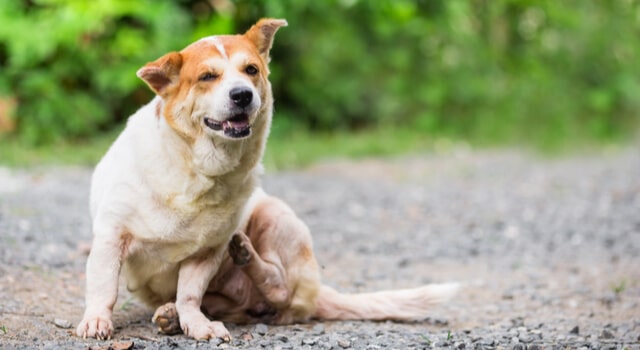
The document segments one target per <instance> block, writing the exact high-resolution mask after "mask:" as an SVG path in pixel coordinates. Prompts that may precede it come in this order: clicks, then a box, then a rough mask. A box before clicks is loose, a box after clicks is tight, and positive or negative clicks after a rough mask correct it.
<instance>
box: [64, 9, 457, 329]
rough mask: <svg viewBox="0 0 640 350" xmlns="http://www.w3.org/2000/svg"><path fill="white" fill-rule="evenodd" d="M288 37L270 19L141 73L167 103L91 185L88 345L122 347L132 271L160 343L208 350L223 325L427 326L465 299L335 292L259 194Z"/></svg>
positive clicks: (420, 291)
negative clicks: (433, 311) (275, 46)
mask: <svg viewBox="0 0 640 350" xmlns="http://www.w3.org/2000/svg"><path fill="white" fill-rule="evenodd" d="M286 25H287V23H286V21H284V20H278V19H263V20H260V21H259V22H258V23H256V24H255V25H254V26H252V27H251V28H250V29H249V30H248V31H247V32H246V33H245V34H243V35H236V36H214V37H209V38H204V39H202V40H200V41H197V42H195V43H194V44H192V45H190V46H188V47H187V48H185V49H184V50H182V51H180V52H179V53H177V52H174V53H169V54H167V55H165V56H163V57H161V58H160V59H158V60H156V61H154V62H151V63H149V64H147V65H146V66H144V67H143V68H141V69H140V70H139V71H138V76H139V77H140V78H142V79H143V80H144V81H145V82H146V83H147V84H148V85H149V87H150V88H151V89H152V90H153V91H154V92H155V93H156V94H157V97H156V98H155V99H154V100H153V101H151V102H150V103H149V104H148V105H146V106H144V107H143V108H142V109H140V110H139V111H138V112H137V113H136V114H134V115H133V116H132V117H131V118H130V120H129V122H128V124H127V127H126V128H125V130H124V131H123V133H122V134H121V135H120V136H119V138H118V139H117V140H116V141H115V143H114V144H113V145H112V147H111V148H110V149H109V151H108V152H107V154H106V155H105V157H104V158H103V159H102V160H101V161H100V163H99V164H98V165H97V167H96V170H95V172H94V175H93V179H92V188H91V200H90V204H91V212H92V217H93V231H94V240H93V244H92V249H91V252H90V255H89V258H88V261H87V274H86V275H87V290H86V310H85V313H84V317H83V319H82V321H81V322H80V324H79V325H78V327H77V329H76V333H77V335H78V336H83V337H96V338H99V339H105V338H109V337H111V335H112V333H113V325H112V322H111V315H112V310H113V306H114V304H115V301H116V297H117V289H118V275H119V272H120V270H122V271H123V273H124V275H125V276H126V278H127V288H128V289H129V290H130V291H131V292H133V293H134V294H135V295H137V296H138V297H139V298H141V299H142V300H143V301H145V302H146V303H147V304H149V305H151V306H153V307H156V308H157V309H156V311H155V314H154V316H153V319H152V321H153V322H154V323H155V324H156V325H157V326H158V328H159V330H160V331H161V332H164V333H167V334H175V333H184V334H186V335H188V336H190V337H193V338H196V339H209V338H215V337H217V338H222V339H223V340H227V341H228V340H230V334H229V332H228V331H227V329H226V328H225V327H224V325H223V323H222V322H233V323H255V322H264V323H270V324H288V323H293V322H306V321H309V320H311V319H319V320H347V319H362V320H363V319H369V320H387V319H389V320H412V319H420V318H424V317H426V315H427V314H428V312H429V309H430V308H431V306H432V304H434V303H439V302H442V301H444V300H446V299H448V298H450V297H451V296H452V295H453V294H454V293H455V290H456V289H457V285H455V284H436V285H426V286H422V287H418V288H414V289H405V290H392V291H382V292H375V293H364V294H342V293H339V292H337V291H335V290H334V289H332V288H330V287H328V286H326V285H323V284H322V283H321V278H320V273H319V268H318V264H317V262H316V259H315V257H314V253H313V245H312V239H311V234H310V232H309V229H308V228H307V226H306V225H305V224H304V223H303V222H302V221H301V220H300V219H299V218H298V217H297V216H296V215H295V213H294V212H293V210H292V209H291V208H290V207H289V206H287V205H286V204H285V203H284V202H283V201H281V200H279V199H277V198H275V197H273V196H269V195H268V194H266V193H265V191H264V190H263V189H261V188H260V187H259V186H258V179H259V176H260V174H261V172H262V169H261V166H260V160H261V158H262V154H263V152H264V148H265V143H266V137H267V134H268V131H269V125H270V121H271V115H272V104H273V98H272V95H271V89H270V85H269V82H268V80H267V76H268V67H267V62H268V60H269V50H270V48H271V45H272V42H273V37H274V34H275V32H276V31H277V30H278V28H280V27H282V26H286ZM210 319H211V320H213V321H211V320H210Z"/></svg>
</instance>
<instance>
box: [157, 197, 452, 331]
mask: <svg viewBox="0 0 640 350" xmlns="http://www.w3.org/2000/svg"><path fill="white" fill-rule="evenodd" d="M247 208H249V210H248V211H247V213H249V214H248V217H247V218H246V219H243V225H242V230H241V231H239V232H237V233H235V234H234V235H233V237H232V239H231V241H230V242H229V248H228V253H227V254H226V255H225V258H224V259H223V262H222V264H221V268H220V269H219V270H218V274H217V275H216V276H215V277H214V278H213V279H212V280H211V282H210V283H209V286H208V288H207V291H206V293H205V296H204V298H203V300H202V305H201V307H202V310H204V311H205V313H206V314H207V315H209V317H212V318H214V319H219V320H222V321H225V322H232V323H236V324H247V323H258V322H259V323H267V324H290V323H301V322H307V321H309V320H312V319H316V320H396V321H408V320H418V319H424V318H425V317H426V316H427V315H428V313H429V310H430V308H431V307H432V306H433V304H437V303H441V302H443V301H446V300H448V299H450V298H451V297H453V296H454V295H455V293H456V292H457V290H458V288H459V285H458V284H457V283H442V284H430V285H425V286H421V287H417V288H412V289H403V290H387V291H380V292H373V293H359V294H343V293H339V292H337V291H336V290H334V289H333V288H331V287H329V286H327V285H323V284H322V283H321V279H320V272H319V268H318V264H317V262H316V259H315V257H314V253H313V246H312V238H311V234H310V232H309V229H308V227H307V226H306V225H305V224H304V222H302V221H301V220H300V219H299V218H298V217H297V216H296V214H295V213H294V211H293V210H292V209H291V208H290V207H289V206H288V205H287V204H285V203H284V202H283V201H282V200H280V199H278V198H276V197H273V196H269V195H267V194H266V193H265V192H264V191H263V190H262V189H261V188H257V189H256V190H255V192H254V193H253V195H252V197H251V199H250V200H249V202H248V204H247ZM177 311H179V310H177ZM152 321H153V322H154V323H155V324H156V325H157V327H158V330H159V331H160V332H162V333H165V334H177V333H180V332H181V327H180V322H179V312H176V305H175V303H172V302H169V303H167V304H165V305H163V306H160V307H159V308H158V309H157V310H156V312H155V314H154V316H153V319H152Z"/></svg>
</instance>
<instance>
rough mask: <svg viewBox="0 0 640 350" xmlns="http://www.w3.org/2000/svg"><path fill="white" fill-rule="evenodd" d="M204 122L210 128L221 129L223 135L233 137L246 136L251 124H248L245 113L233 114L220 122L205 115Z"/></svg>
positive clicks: (248, 133)
mask: <svg viewBox="0 0 640 350" xmlns="http://www.w3.org/2000/svg"><path fill="white" fill-rule="evenodd" d="M204 124H205V125H206V126H207V127H209V128H210V129H211V130H215V131H220V130H222V132H223V133H224V135H225V136H227V137H230V138H234V139H237V138H243V137H247V136H249V135H250V134H251V124H249V116H248V115H247V114H246V113H240V114H237V115H234V116H232V117H231V118H229V119H226V120H224V121H221V122H219V121H216V120H214V119H212V118H209V117H205V118H204Z"/></svg>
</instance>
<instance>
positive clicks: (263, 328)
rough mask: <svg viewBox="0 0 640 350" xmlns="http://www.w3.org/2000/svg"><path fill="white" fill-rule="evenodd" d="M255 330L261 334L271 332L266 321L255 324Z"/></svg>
mask: <svg viewBox="0 0 640 350" xmlns="http://www.w3.org/2000/svg"><path fill="white" fill-rule="evenodd" d="M253 331H254V332H255V333H258V334H260V335H265V334H267V332H269V326H267V325H266V324H264V323H258V324H257V325H255V327H254V328H253Z"/></svg>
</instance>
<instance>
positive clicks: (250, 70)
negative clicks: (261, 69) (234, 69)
mask: <svg viewBox="0 0 640 350" xmlns="http://www.w3.org/2000/svg"><path fill="white" fill-rule="evenodd" d="M244 72H245V73H247V74H249V75H256V74H258V67H256V66H254V65H253V64H250V65H248V66H247V68H245V69H244Z"/></svg>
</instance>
